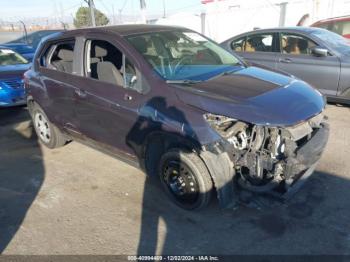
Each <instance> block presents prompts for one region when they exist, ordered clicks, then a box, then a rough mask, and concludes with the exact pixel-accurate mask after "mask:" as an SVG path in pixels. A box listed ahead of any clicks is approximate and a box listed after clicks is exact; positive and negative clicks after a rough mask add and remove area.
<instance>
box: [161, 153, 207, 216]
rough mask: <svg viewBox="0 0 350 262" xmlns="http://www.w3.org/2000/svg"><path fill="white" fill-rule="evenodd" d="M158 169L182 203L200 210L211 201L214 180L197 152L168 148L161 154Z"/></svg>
mask: <svg viewBox="0 0 350 262" xmlns="http://www.w3.org/2000/svg"><path fill="white" fill-rule="evenodd" d="M158 173H159V177H160V180H161V183H162V185H163V188H164V190H165V192H166V193H167V195H168V196H169V197H170V199H171V200H172V201H173V202H174V203H175V204H176V205H178V206H179V207H181V208H183V209H187V210H199V209H202V208H204V207H206V206H207V205H208V204H209V202H210V199H211V196H212V189H213V183H212V180H211V177H210V174H209V172H208V170H207V168H206V166H205V164H204V162H203V161H202V159H201V158H200V157H199V156H198V155H197V154H196V153H193V152H188V151H184V150H181V149H171V150H169V151H168V152H166V153H165V154H163V156H162V157H161V160H160V163H159V167H158Z"/></svg>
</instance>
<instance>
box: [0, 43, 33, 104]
mask: <svg viewBox="0 0 350 262" xmlns="http://www.w3.org/2000/svg"><path fill="white" fill-rule="evenodd" d="M30 66H31V63H30V62H29V61H28V60H27V59H25V58H24V57H23V56H21V55H20V54H18V53H16V52H15V51H13V50H11V49H7V48H1V47H0V107H8V106H15V105H23V104H25V103H26V102H25V99H24V98H25V92H24V83H23V74H24V72H25V71H27V70H28V69H29V68H30Z"/></svg>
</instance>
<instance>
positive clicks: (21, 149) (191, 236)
mask: <svg viewBox="0 0 350 262" xmlns="http://www.w3.org/2000/svg"><path fill="white" fill-rule="evenodd" d="M326 113H327V115H328V116H329V122H330V125H331V135H330V140H329V143H328V146H327V149H326V152H325V153H324V155H323V157H322V160H321V162H320V164H319V165H318V167H317V171H316V173H314V174H313V175H312V176H311V177H310V179H309V180H308V181H307V183H306V184H305V185H304V187H303V188H302V189H301V190H300V192H299V193H298V194H297V195H296V196H295V197H294V198H293V199H292V201H290V202H289V203H287V204H284V205H277V206H273V205H272V206H266V207H264V208H259V209H258V208H253V207H246V206H241V207H238V208H236V209H234V210H222V209H220V208H219V207H218V203H217V201H215V200H214V201H212V203H211V205H210V206H209V208H207V209H206V210H203V211H200V212H186V211H183V210H180V209H179V208H177V207H175V206H174V205H173V204H171V203H170V201H169V200H168V199H167V198H165V197H164V195H163V193H162V191H161V190H160V187H159V184H158V182H157V181H156V180H154V179H149V178H146V176H145V175H144V174H143V173H142V172H141V171H139V170H137V169H135V168H133V167H131V166H129V165H127V164H125V163H122V162H120V161H118V160H116V159H114V158H112V157H110V156H107V155H105V154H103V153H100V152H98V151H95V150H93V149H91V148H89V147H86V146H84V145H81V144H79V143H76V142H73V143H70V144H69V145H67V146H65V147H63V148H60V149H55V150H49V149H46V148H44V147H43V146H41V145H39V144H38V142H37V138H36V137H35V135H34V134H33V132H32V130H31V128H29V127H28V121H26V120H28V115H27V111H26V109H25V108H23V107H22V108H21V107H20V108H12V109H1V110H0V179H1V180H0V181H1V183H0V251H2V252H3V253H4V254H136V253H137V252H139V253H143V254H145V253H147V254H152V253H155V252H156V253H157V254H177V255H178V254H192V255H193V254H215V255H219V254H350V220H349V217H350V203H349V199H350V174H349V170H350V157H349V154H350V139H349V137H350V121H349V119H350V109H349V108H348V107H338V106H335V105H329V106H328V108H327V110H326Z"/></svg>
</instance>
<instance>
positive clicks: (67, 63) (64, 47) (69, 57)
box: [40, 40, 75, 74]
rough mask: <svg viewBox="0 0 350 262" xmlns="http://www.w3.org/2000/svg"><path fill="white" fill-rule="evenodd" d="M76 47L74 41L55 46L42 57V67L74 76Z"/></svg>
mask: <svg viewBox="0 0 350 262" xmlns="http://www.w3.org/2000/svg"><path fill="white" fill-rule="evenodd" d="M74 47H75V41H74V40H69V41H62V42H59V43H55V44H53V45H52V46H50V47H49V48H48V49H47V50H46V51H45V52H44V54H43V55H42V56H41V57H40V65H41V66H42V67H46V68H49V69H53V70H57V71H60V72H64V73H68V74H72V73H73V60H74Z"/></svg>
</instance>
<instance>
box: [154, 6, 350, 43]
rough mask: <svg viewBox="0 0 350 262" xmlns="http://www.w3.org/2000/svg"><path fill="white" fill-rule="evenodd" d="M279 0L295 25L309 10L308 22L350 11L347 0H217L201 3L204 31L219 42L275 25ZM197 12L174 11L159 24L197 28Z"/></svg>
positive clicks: (288, 20)
mask: <svg viewBox="0 0 350 262" xmlns="http://www.w3.org/2000/svg"><path fill="white" fill-rule="evenodd" d="M281 2H287V3H288V4H287V11H286V18H285V26H295V25H297V23H298V22H299V20H300V18H301V17H302V16H303V15H305V14H309V16H310V17H309V19H308V21H307V23H308V24H311V23H312V22H315V21H317V20H320V19H324V18H329V17H334V16H342V15H350V0H220V1H218V0H216V1H214V2H212V3H208V4H203V10H205V13H206V21H205V22H206V30H205V34H206V35H207V36H209V37H211V38H213V39H214V40H216V41H218V42H221V41H223V40H225V39H227V38H229V37H232V36H234V35H237V34H240V33H243V32H246V31H250V30H253V29H254V28H269V27H277V26H278V25H279V18H280V6H279V4H280V3H281ZM198 19H199V14H195V15H194V14H193V15H190V14H187V16H186V19H185V17H184V16H182V17H181V15H180V16H177V15H174V16H172V17H169V18H165V19H162V20H161V21H159V22H158V23H159V24H172V25H180V26H185V27H190V28H191V29H194V30H196V31H200V21H199V20H198Z"/></svg>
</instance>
